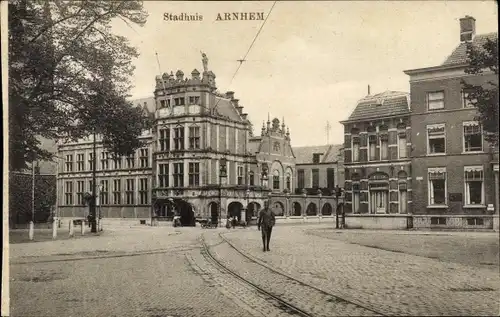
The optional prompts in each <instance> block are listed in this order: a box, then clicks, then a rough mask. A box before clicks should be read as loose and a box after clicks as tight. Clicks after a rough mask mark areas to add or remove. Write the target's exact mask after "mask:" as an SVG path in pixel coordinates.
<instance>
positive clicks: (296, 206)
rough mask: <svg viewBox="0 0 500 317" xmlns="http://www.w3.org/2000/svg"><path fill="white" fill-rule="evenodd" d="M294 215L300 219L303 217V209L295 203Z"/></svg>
mask: <svg viewBox="0 0 500 317" xmlns="http://www.w3.org/2000/svg"><path fill="white" fill-rule="evenodd" d="M293 215H294V216H297V217H299V216H300V215H302V207H301V206H300V203H298V202H294V203H293Z"/></svg>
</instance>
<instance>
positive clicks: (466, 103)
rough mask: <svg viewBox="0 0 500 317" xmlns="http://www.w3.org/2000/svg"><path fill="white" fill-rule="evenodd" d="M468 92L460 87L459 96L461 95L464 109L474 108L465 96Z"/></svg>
mask: <svg viewBox="0 0 500 317" xmlns="http://www.w3.org/2000/svg"><path fill="white" fill-rule="evenodd" d="M467 95H468V93H467V92H466V91H464V90H463V89H462V91H461V96H462V108H465V109H471V108H472V109H473V108H475V107H474V105H472V104H470V103H469V101H468V99H467V98H466V97H467Z"/></svg>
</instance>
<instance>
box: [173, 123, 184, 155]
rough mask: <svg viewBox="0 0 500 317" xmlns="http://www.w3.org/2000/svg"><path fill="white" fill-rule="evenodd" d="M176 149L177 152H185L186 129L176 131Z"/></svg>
mask: <svg viewBox="0 0 500 317" xmlns="http://www.w3.org/2000/svg"><path fill="white" fill-rule="evenodd" d="M174 147H175V149H176V150H184V127H179V128H175V129H174Z"/></svg>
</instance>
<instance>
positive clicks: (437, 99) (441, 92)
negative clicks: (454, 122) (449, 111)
mask: <svg viewBox="0 0 500 317" xmlns="http://www.w3.org/2000/svg"><path fill="white" fill-rule="evenodd" d="M432 94H443V97H442V98H435V99H434V98H433V99H431V95H432ZM426 101H427V111H434V110H443V109H444V108H445V93H444V90H436V91H429V92H427V94H426ZM431 101H432V102H439V101H442V102H443V106H442V107H439V108H431Z"/></svg>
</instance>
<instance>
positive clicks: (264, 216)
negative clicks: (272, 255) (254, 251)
mask: <svg viewBox="0 0 500 317" xmlns="http://www.w3.org/2000/svg"><path fill="white" fill-rule="evenodd" d="M275 224H276V215H275V214H274V212H273V211H272V210H271V209H270V208H269V201H265V202H264V209H263V210H261V211H260V213H259V220H258V222H257V229H258V230H261V229H262V230H261V233H262V246H263V248H262V250H263V251H264V252H266V251H270V250H269V241H270V240H271V233H272V231H273V227H274V225H275Z"/></svg>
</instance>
